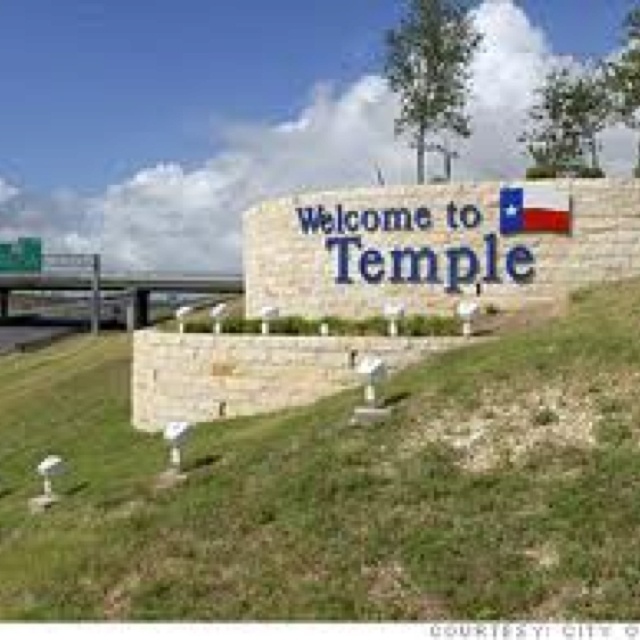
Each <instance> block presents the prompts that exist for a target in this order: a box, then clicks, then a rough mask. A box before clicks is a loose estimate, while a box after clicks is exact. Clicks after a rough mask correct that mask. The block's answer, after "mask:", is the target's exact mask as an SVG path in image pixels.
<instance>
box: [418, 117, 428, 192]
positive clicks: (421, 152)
mask: <svg viewBox="0 0 640 640" xmlns="http://www.w3.org/2000/svg"><path fill="white" fill-rule="evenodd" d="M425 136H426V130H425V127H424V126H421V127H420V131H419V132H418V140H417V141H416V158H417V162H418V164H417V167H416V168H417V176H418V184H424V183H425V174H426V172H425V158H426V148H425V147H426V144H425Z"/></svg>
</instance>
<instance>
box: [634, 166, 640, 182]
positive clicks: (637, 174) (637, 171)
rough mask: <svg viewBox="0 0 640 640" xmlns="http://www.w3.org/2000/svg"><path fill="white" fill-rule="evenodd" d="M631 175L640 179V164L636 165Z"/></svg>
mask: <svg viewBox="0 0 640 640" xmlns="http://www.w3.org/2000/svg"><path fill="white" fill-rule="evenodd" d="M633 175H634V177H635V178H637V179H638V180H640V165H638V166H637V167H636V168H635V169H634V170H633Z"/></svg>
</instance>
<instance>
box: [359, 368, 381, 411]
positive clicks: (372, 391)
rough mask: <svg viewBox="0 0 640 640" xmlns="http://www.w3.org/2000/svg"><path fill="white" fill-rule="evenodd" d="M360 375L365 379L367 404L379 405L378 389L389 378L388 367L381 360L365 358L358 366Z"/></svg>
mask: <svg viewBox="0 0 640 640" xmlns="http://www.w3.org/2000/svg"><path fill="white" fill-rule="evenodd" d="M357 371H358V373H359V374H360V375H361V376H362V377H363V378H364V379H365V387H364V399H365V401H366V403H367V404H369V405H372V406H375V405H376V404H378V397H377V393H376V387H377V386H379V385H380V384H381V383H382V382H383V381H384V379H385V378H386V377H387V367H386V365H385V363H384V362H383V360H382V359H380V358H372V357H368V358H364V360H362V362H360V364H359V365H358V369H357Z"/></svg>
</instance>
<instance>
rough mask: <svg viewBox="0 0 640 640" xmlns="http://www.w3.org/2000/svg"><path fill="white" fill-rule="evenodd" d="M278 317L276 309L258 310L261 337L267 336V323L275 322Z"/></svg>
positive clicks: (264, 308) (265, 308) (278, 312)
mask: <svg viewBox="0 0 640 640" xmlns="http://www.w3.org/2000/svg"><path fill="white" fill-rule="evenodd" d="M279 315H280V311H279V310H278V308H277V307H262V309H260V319H261V320H262V325H261V327H260V329H261V331H262V335H263V336H266V335H268V333H269V323H270V322H271V321H272V320H275V319H276V318H277V317H278V316H279Z"/></svg>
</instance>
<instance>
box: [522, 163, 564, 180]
mask: <svg viewBox="0 0 640 640" xmlns="http://www.w3.org/2000/svg"><path fill="white" fill-rule="evenodd" d="M557 177H558V170H557V169H556V168H555V167H550V166H542V167H529V168H528V169H527V180H550V179H552V178H557Z"/></svg>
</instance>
